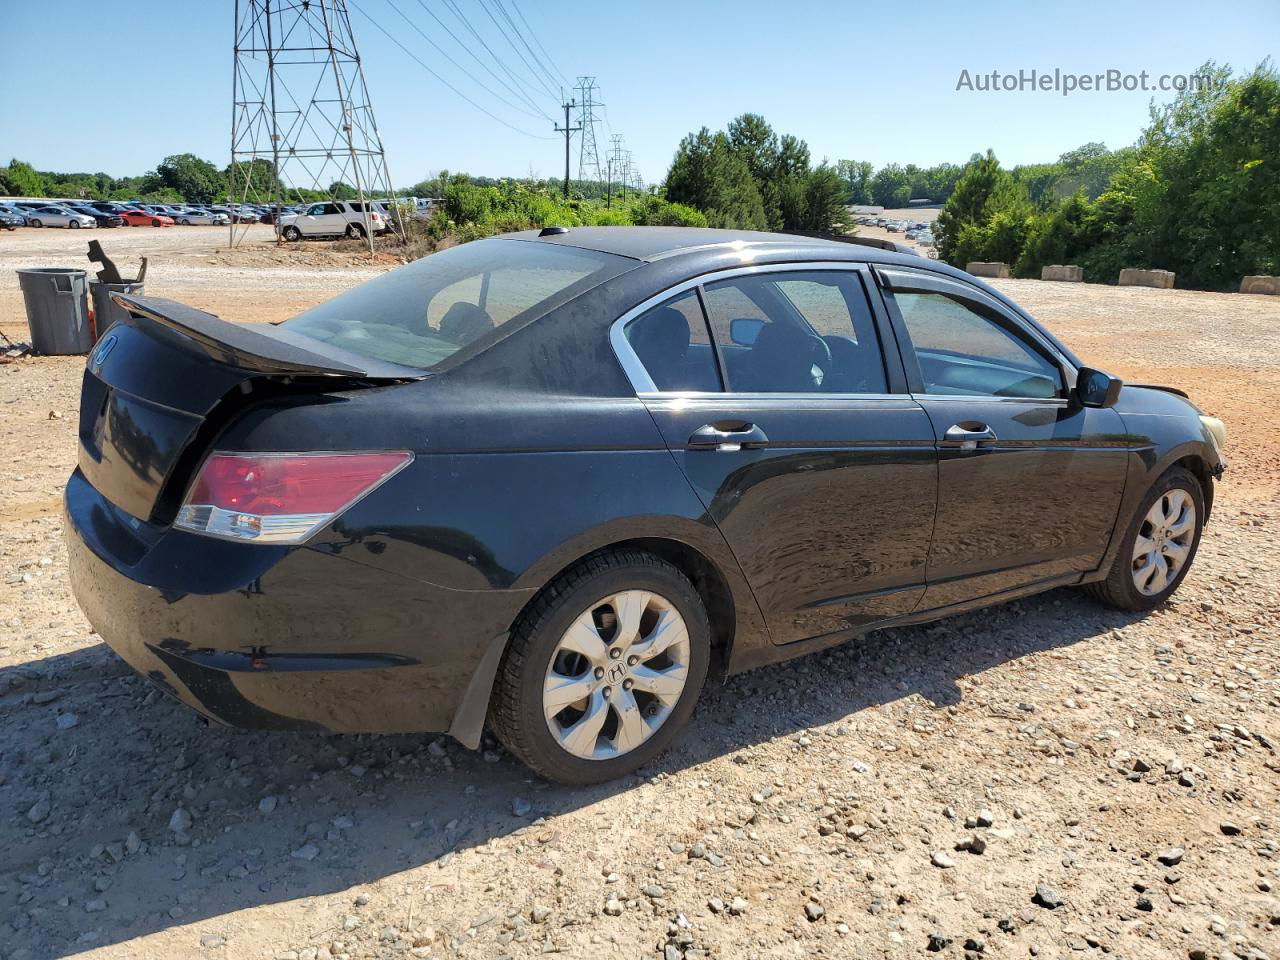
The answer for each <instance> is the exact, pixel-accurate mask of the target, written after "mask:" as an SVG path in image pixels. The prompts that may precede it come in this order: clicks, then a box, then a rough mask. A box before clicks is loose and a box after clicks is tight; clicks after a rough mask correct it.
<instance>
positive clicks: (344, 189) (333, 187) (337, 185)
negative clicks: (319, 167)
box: [326, 180, 358, 200]
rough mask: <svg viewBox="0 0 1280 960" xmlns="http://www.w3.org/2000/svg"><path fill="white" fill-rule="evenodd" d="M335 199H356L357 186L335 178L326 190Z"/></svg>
mask: <svg viewBox="0 0 1280 960" xmlns="http://www.w3.org/2000/svg"><path fill="white" fill-rule="evenodd" d="M326 193H328V194H329V196H331V197H332V198H333V199H334V200H354V199H355V198H356V196H357V195H358V194H357V191H356V188H355V187H353V186H351V184H349V183H343V182H342V181H341V180H335V181H333V183H331V184H329V189H328V190H327V191H326Z"/></svg>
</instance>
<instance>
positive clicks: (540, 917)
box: [529, 903, 551, 923]
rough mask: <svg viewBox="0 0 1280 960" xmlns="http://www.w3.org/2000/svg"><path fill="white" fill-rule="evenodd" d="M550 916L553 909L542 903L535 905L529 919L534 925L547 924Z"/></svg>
mask: <svg viewBox="0 0 1280 960" xmlns="http://www.w3.org/2000/svg"><path fill="white" fill-rule="evenodd" d="M549 916H551V908H550V907H547V906H543V905H542V904H540V903H535V904H534V905H533V910H532V911H530V913H529V919H530V920H532V921H533V922H534V923H546V921H547V917H549Z"/></svg>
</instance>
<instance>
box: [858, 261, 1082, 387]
mask: <svg viewBox="0 0 1280 960" xmlns="http://www.w3.org/2000/svg"><path fill="white" fill-rule="evenodd" d="M898 277H900V278H902V281H903V282H901V283H898V282H895V280H896V278H898ZM876 280H877V285H878V286H879V287H880V292H881V297H882V299H883V300H884V303H885V307H886V309H887V310H888V311H889V315H890V317H891V318H892V324H893V330H894V334H895V335H896V336H897V337H898V338H899V341H900V342H899V349H900V350H901V353H902V361H903V365H904V366H905V367H906V369H907V378H908V380H909V381H910V393H911V396H912V397H915V398H917V399H928V400H964V401H969V402H973V401H975V400H987V401H990V400H996V401H1006V402H1014V403H1043V404H1054V405H1058V406H1066V405H1068V404H1069V403H1070V402H1071V392H1072V390H1074V389H1075V382H1076V377H1077V373H1078V371H1077V370H1076V367H1075V364H1073V363H1072V362H1071V361H1070V360H1068V359H1067V358H1066V357H1065V356H1064V355H1063V353H1062V351H1061V350H1059V349H1058V348H1057V346H1056V345H1054V344H1053V343H1051V342H1050V341H1049V340H1048V339H1046V338H1045V337H1044V336H1043V335H1042V334H1041V333H1040V331H1038V330H1036V329H1035V328H1034V327H1032V326H1031V325H1030V324H1028V323H1026V322H1025V321H1024V320H1023V319H1022V318H1021V317H1019V316H1017V315H1015V314H1013V313H1011V312H1010V311H1009V310H1008V309H1007V308H1006V307H1005V306H1004V304H1002V303H1000V302H999V301H998V300H996V299H995V298H994V297H992V296H990V295H988V294H987V293H986V292H985V291H984V290H982V289H981V288H980V287H976V286H971V285H968V284H965V283H962V282H960V281H958V280H955V279H953V278H951V277H945V276H937V275H934V274H925V273H922V272H920V271H918V270H912V269H911V268H910V267H905V268H900V267H897V266H896V265H895V266H894V267H892V268H889V269H886V268H884V267H880V266H877V268H876ZM899 292H901V293H936V294H939V295H941V296H947V297H952V298H953V299H957V300H960V301H961V302H962V303H963V302H964V301H968V302H969V303H971V304H973V305H975V306H976V307H978V308H979V310H975V311H973V312H976V313H978V315H979V316H982V313H981V312H980V311H981V310H986V311H988V312H990V313H993V314H995V316H996V317H997V318H999V319H997V320H996V321H994V322H995V324H996V326H998V327H1001V328H1003V329H1004V330H1005V331H1006V332H1007V333H1010V334H1011V335H1012V336H1014V337H1016V338H1018V339H1019V340H1021V341H1022V342H1023V343H1024V344H1025V345H1026V346H1027V347H1028V348H1029V349H1031V350H1034V351H1036V352H1038V353H1040V354H1041V356H1042V357H1043V358H1044V359H1045V360H1047V361H1049V362H1050V363H1052V364H1054V365H1055V366H1056V367H1057V368H1058V375H1059V376H1060V377H1061V378H1062V379H1061V383H1062V391H1063V395H1062V396H1059V397H1007V396H996V395H994V394H985V393H975V394H938V393H929V392H928V391H927V390H926V389H925V384H924V377H923V375H922V374H921V372H920V360H919V357H918V356H917V354H916V345H915V341H914V340H912V339H911V333H910V331H908V330H907V325H906V321H905V320H904V319H903V316H902V309H901V307H899V306H898V300H897V296H896V295H897V294H898V293H899Z"/></svg>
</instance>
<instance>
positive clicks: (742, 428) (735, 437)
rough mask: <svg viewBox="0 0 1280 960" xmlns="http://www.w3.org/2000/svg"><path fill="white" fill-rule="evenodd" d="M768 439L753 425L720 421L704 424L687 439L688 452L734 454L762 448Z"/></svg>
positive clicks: (739, 421)
mask: <svg viewBox="0 0 1280 960" xmlns="http://www.w3.org/2000/svg"><path fill="white" fill-rule="evenodd" d="M768 442H769V438H768V437H767V436H765V432H764V431H763V430H761V429H760V428H759V427H757V426H756V425H755V424H754V423H745V422H743V421H741V420H728V421H726V420H720V421H717V422H716V423H704V424H703V425H702V426H700V427H699V428H698V429H697V430H695V431H693V435H692V436H690V437H689V449H690V450H718V451H720V452H722V453H736V452H737V451H739V450H745V449H750V448H752V447H763V446H765V445H766V444H768Z"/></svg>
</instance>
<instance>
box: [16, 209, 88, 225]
mask: <svg viewBox="0 0 1280 960" xmlns="http://www.w3.org/2000/svg"><path fill="white" fill-rule="evenodd" d="M27 223H29V224H30V225H31V226H33V227H71V228H72V229H73V230H78V229H79V228H80V227H96V226H97V225H98V221H97V220H95V219H93V217H89V216H86V215H85V214H83V213H76V212H75V211H74V210H68V209H67V208H66V207H38V208H37V209H35V210H32V211H31V212H30V213H29V214H28V216H27Z"/></svg>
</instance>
